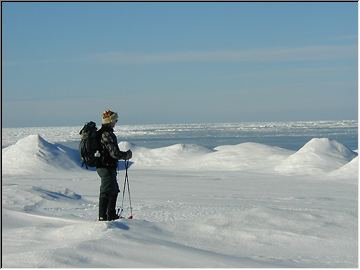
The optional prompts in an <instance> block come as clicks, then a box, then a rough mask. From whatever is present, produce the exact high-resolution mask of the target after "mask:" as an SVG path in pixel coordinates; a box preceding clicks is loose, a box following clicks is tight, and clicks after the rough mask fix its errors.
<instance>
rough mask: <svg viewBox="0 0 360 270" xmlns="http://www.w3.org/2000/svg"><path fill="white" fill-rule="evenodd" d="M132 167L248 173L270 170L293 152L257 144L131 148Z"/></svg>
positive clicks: (176, 145)
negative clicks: (240, 171) (248, 171)
mask: <svg viewBox="0 0 360 270" xmlns="http://www.w3.org/2000/svg"><path fill="white" fill-rule="evenodd" d="M132 150H133V152H134V155H133V159H132V161H133V162H134V166H136V167H138V168H141V167H150V166H154V167H157V166H161V167H162V168H172V169H195V170H216V171H219V170H249V169H255V170H256V169H259V168H261V169H265V168H271V167H273V166H275V164H278V163H279V162H280V161H282V160H284V159H285V158H286V157H288V156H289V155H290V154H292V153H293V151H289V150H286V149H282V148H279V147H273V146H267V145H263V144H258V143H242V144H238V145H224V146H219V147H216V148H215V149H214V150H211V149H208V148H205V147H202V146H200V145H194V144H175V145H171V146H168V147H162V148H156V149H147V148H141V147H134V148H132Z"/></svg>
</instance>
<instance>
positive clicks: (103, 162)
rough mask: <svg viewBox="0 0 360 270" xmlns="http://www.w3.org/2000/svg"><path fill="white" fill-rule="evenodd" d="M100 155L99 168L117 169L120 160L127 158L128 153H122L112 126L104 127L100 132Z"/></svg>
mask: <svg viewBox="0 0 360 270" xmlns="http://www.w3.org/2000/svg"><path fill="white" fill-rule="evenodd" d="M98 139H99V143H100V154H101V157H100V159H99V162H98V165H97V166H96V167H97V168H108V167H110V168H116V167H117V162H118V160H119V159H125V158H126V152H123V151H120V149H119V146H118V142H117V138H116V136H115V134H114V129H113V128H112V127H111V126H110V124H106V125H102V127H101V128H100V129H99V130H98Z"/></svg>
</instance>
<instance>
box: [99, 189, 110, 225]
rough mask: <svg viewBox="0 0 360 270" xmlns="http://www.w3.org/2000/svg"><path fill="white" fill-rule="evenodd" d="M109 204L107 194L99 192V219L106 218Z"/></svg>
mask: <svg viewBox="0 0 360 270" xmlns="http://www.w3.org/2000/svg"><path fill="white" fill-rule="evenodd" d="M108 204H109V198H108V194H106V193H100V197H99V220H107V219H108V218H107V215H106V212H107V207H108Z"/></svg>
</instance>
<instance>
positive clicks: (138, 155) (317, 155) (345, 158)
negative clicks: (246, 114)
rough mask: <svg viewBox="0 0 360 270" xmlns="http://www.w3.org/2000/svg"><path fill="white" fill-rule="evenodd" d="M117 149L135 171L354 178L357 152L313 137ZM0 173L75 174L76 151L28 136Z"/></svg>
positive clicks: (11, 150)
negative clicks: (293, 142) (282, 143)
mask: <svg viewBox="0 0 360 270" xmlns="http://www.w3.org/2000/svg"><path fill="white" fill-rule="evenodd" d="M119 147H120V149H121V150H122V151H126V150H128V149H131V150H132V151H133V158H132V159H131V161H132V166H133V168H135V169H149V168H150V169H151V168H153V169H157V170H164V169H165V170H206V171H253V172H263V173H276V174H300V175H313V174H324V173H325V174H326V173H330V172H332V173H333V174H332V175H333V176H336V175H342V176H344V177H347V176H349V177H351V178H352V177H357V168H358V159H357V153H356V152H353V151H351V150H350V149H348V148H347V147H345V146H344V145H342V144H340V143H339V142H337V141H335V140H330V139H327V138H314V139H312V140H310V141H309V142H308V143H307V144H305V145H304V146H303V147H302V148H301V149H300V150H299V151H297V152H294V151H290V150H287V149H283V148H279V147H274V146H268V145H263V144H258V143H242V144H238V145H223V146H219V147H216V148H214V149H208V148H205V147H202V146H199V145H194V144H175V145H171V146H168V147H161V148H156V149H148V148H144V147H138V146H136V145H135V144H132V143H130V142H120V143H119ZM2 154H3V159H2V165H3V173H4V174H31V173H33V172H35V171H38V170H41V171H45V172H47V171H49V172H51V171H53V170H75V171H76V170H79V169H80V157H79V153H78V151H76V150H73V149H70V148H67V147H65V146H62V145H60V144H54V143H50V142H48V141H46V140H45V139H44V138H42V137H41V136H40V135H30V136H27V137H25V138H23V139H21V140H19V141H18V142H17V143H16V144H14V145H11V146H9V147H7V148H5V149H2Z"/></svg>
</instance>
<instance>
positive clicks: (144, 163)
mask: <svg viewBox="0 0 360 270" xmlns="http://www.w3.org/2000/svg"><path fill="white" fill-rule="evenodd" d="M132 150H133V151H134V154H133V158H132V159H131V161H133V162H134V165H135V166H138V167H152V166H155V167H157V168H158V167H159V166H160V167H162V168H173V169H174V168H175V169H186V168H189V164H191V163H193V162H194V161H195V160H197V159H199V158H201V157H202V156H204V155H206V154H208V153H211V152H212V150H210V149H208V148H206V147H202V146H200V145H196V144H174V145H171V146H167V147H161V148H155V149H148V148H144V147H135V148H132Z"/></svg>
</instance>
